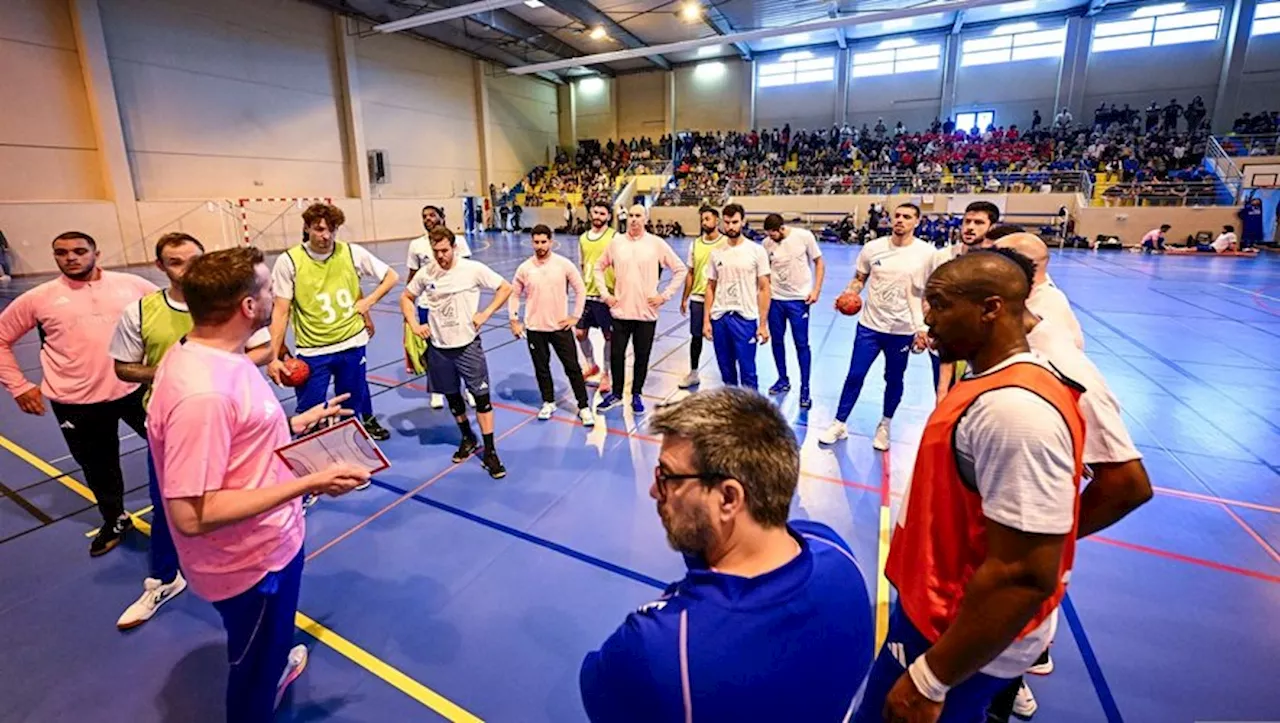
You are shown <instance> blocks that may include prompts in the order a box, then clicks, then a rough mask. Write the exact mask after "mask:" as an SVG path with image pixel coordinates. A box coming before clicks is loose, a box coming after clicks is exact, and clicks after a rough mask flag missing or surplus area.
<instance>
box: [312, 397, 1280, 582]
mask: <svg viewBox="0 0 1280 723" xmlns="http://www.w3.org/2000/svg"><path fill="white" fill-rule="evenodd" d="M369 378H370V379H372V380H374V381H379V379H378V378H377V377H373V376H370V377H369ZM385 383H394V384H401V382H397V381H395V380H394V379H387V380H386V382H385ZM403 386H407V387H410V388H411V389H417V390H425V389H426V388H425V387H423V386H422V385H421V384H415V383H413V382H407V383H404V384H403ZM493 406H495V407H500V408H502V409H506V410H508V411H512V412H516V413H518V414H525V415H528V419H526V420H525V421H523V422H521V423H520V424H518V425H516V426H515V427H512V428H511V429H509V430H507V431H506V432H504V433H503V435H502V436H503V437H505V436H507V435H508V434H510V433H511V432H514V431H515V430H516V429H519V428H520V427H522V426H524V425H525V424H528V423H529V421H530V420H532V419H533V418H534V417H535V416H536V414H537V413H536V412H534V411H533V410H532V409H529V408H527V407H521V406H517V405H513V404H506V403H504V402H493ZM551 419H553V420H555V421H557V422H561V423H563V424H571V425H575V426H581V424H582V423H581V422H579V421H577V420H575V419H566V418H564V417H556V416H553V417H552V418H551ZM607 431H608V433H609V434H616V435H619V436H623V437H631V438H634V439H639V440H642V441H645V442H655V443H656V442H660V441H661V440H659V439H658V438H657V437H653V436H650V435H646V434H639V433H637V432H628V431H627V430H625V429H608V430H607ZM882 454H883V455H884V456H883V457H882V459H881V465H880V466H881V479H880V485H879V486H872V485H868V484H862V483H860V482H850V481H848V480H843V479H838V478H836V477H828V476H825V475H819V474H812V473H810V472H805V471H803V470H801V472H800V474H801V476H804V477H809V478H811V479H815V480H819V481H821V482H829V483H832V484H838V485H842V486H845V487H852V488H854V489H861V490H866V491H868V492H879V493H880V495H881V497H880V499H881V505H882V506H887V505H888V504H889V498H890V497H891V496H892V495H891V493H890V492H889V477H888V470H889V465H888V458H889V453H888V452H887V451H886V452H883V453H882ZM448 471H450V470H445V472H448ZM443 474H444V473H443V472H442V473H441V474H440V475H438V476H443ZM430 482H434V479H433V480H431V481H429V483H430ZM425 487H426V485H423V487H422V488H425ZM422 488H419V489H422ZM415 494H416V492H415ZM1186 495H1188V497H1189V499H1200V500H1201V501H1205V502H1211V503H1213V504H1217V505H1220V506H1225V505H1226V504H1229V503H1228V501H1227V500H1220V499H1218V498H1216V497H1210V496H1208V495H1195V494H1194V493H1190V492H1188V493H1186ZM400 501H401V500H397V501H396V502H394V503H392V504H393V505H395V504H399V502H400ZM1244 506H1254V505H1247V504H1246V505H1244ZM379 514H380V513H379ZM371 519H372V518H371ZM361 526H363V525H361ZM1085 539H1086V540H1091V541H1094V542H1100V543H1103V544H1106V545H1113V546H1115V547H1122V548H1125V549H1127V550H1132V551H1134V552H1145V553H1147V554H1150V555H1155V556H1156V557H1163V558H1166V559H1170V560H1178V561H1180V562H1187V563H1190V564H1192V565H1200V566H1202V567H1208V568H1211V569H1214V570H1219V571H1221V572H1230V573H1235V574H1237V575H1244V576H1246V577H1253V578H1257V579H1259V580H1265V581H1267V582H1274V583H1280V576H1276V575H1269V574H1267V573H1265V572H1258V571H1257V570H1250V569H1247V568H1243V567H1236V566H1234V565H1226V564H1223V563H1220V562H1214V561H1212V560H1205V559H1202V558H1199V557H1191V556H1189V555H1183V554H1181V553H1177V552H1170V551H1168V550H1161V549H1159V548H1155V547H1147V546H1146V545H1138V544H1135V543H1132V542H1122V541H1120V540H1116V539H1113V538H1110V537H1100V536H1098V535H1093V536H1090V537H1086V538H1085ZM332 544H333V543H330V544H329V545H326V547H329V546H331V545H332ZM1264 544H1265V543H1264ZM321 549H322V550H323V549H324V548H321ZM316 554H319V553H318V552H317V553H316Z"/></svg>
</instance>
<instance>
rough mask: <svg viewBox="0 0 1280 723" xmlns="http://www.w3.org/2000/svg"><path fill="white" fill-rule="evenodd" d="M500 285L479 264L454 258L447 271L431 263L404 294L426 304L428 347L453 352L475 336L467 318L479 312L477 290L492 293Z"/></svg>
mask: <svg viewBox="0 0 1280 723" xmlns="http://www.w3.org/2000/svg"><path fill="white" fill-rule="evenodd" d="M503 283H505V281H504V280H503V278H502V277H501V276H499V275H498V274H497V272H495V271H494V270H493V269H491V268H489V267H488V266H485V265H484V264H482V263H480V262H479V261H472V260H471V259H458V258H455V259H454V260H453V266H452V267H451V268H449V269H448V270H446V269H443V268H441V267H440V266H439V265H437V264H434V263H433V264H432V265H430V266H427V267H425V268H423V270H422V271H421V272H420V273H417V274H414V276H413V281H410V282H409V286H408V287H407V288H406V289H405V291H407V292H408V293H409V295H410V296H413V297H414V298H416V299H418V300H419V303H421V302H422V301H424V300H425V301H426V303H425V304H424V305H423V307H424V308H426V309H427V310H429V312H430V313H428V314H427V324H428V325H430V327H431V343H432V344H433V345H434V346H435V347H437V348H439V349H457V348H458V347H463V346H466V345H467V344H470V343H471V342H472V341H473V340H474V339H475V338H476V336H477V335H478V332H477V331H476V328H475V325H473V324H472V323H471V317H473V316H475V315H476V312H477V311H479V309H480V290H481V289H489V290H490V291H493V290H495V289H497V288H498V287H500V286H502V284H503Z"/></svg>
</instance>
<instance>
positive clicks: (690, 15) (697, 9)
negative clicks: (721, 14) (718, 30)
mask: <svg viewBox="0 0 1280 723" xmlns="http://www.w3.org/2000/svg"><path fill="white" fill-rule="evenodd" d="M680 17H682V18H684V19H685V21H686V22H693V21H695V20H697V19H698V18H700V17H702V6H701V5H699V4H698V3H696V2H693V1H692V0H690V2H686V3H685V4H684V5H682V6H681V7H680Z"/></svg>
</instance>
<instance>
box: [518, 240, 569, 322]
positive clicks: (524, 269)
mask: <svg viewBox="0 0 1280 723" xmlns="http://www.w3.org/2000/svg"><path fill="white" fill-rule="evenodd" d="M569 289H573V311H571V312H567V313H566V310H567V309H568V308H569ZM586 291H587V289H586V285H585V284H584V283H583V282H582V274H580V273H578V267H577V266H575V265H574V263H573V262H572V261H570V260H569V259H566V258H565V257H563V256H561V255H560V254H555V253H553V254H550V255H549V256H547V259H546V260H545V261H542V262H539V261H538V260H537V259H536V258H533V259H528V260H527V261H525V262H524V263H522V264H520V268H518V269H516V275H515V278H513V279H512V280H511V297H510V300H508V301H507V310H508V311H510V312H511V318H513V319H514V318H518V317H519V316H520V297H522V296H526V295H527V296H528V297H529V301H528V303H526V304H525V313H524V317H525V318H524V325H525V328H526V329H529V330H530V331H558V330H559V329H560V328H561V327H560V322H561V321H562V320H563V319H564V318H565V317H566V316H571V317H573V318H575V319H576V318H578V317H580V316H582V309H583V307H584V306H585V305H586V303H587V293H586Z"/></svg>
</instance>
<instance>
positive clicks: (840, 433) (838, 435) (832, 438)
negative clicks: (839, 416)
mask: <svg viewBox="0 0 1280 723" xmlns="http://www.w3.org/2000/svg"><path fill="white" fill-rule="evenodd" d="M848 436H849V427H848V426H846V425H845V423H844V422H841V421H839V420H836V421H834V422H832V423H831V426H830V427H827V428H826V429H824V430H822V434H819V435H818V444H835V443H836V442H839V441H840V440H842V439H846V438H848Z"/></svg>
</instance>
